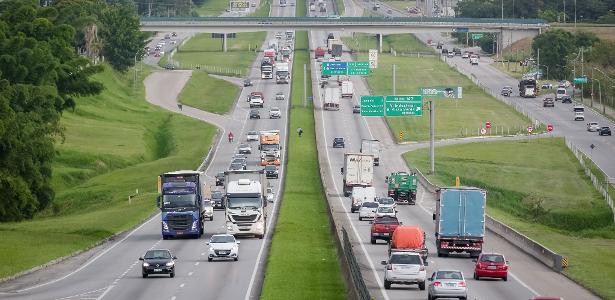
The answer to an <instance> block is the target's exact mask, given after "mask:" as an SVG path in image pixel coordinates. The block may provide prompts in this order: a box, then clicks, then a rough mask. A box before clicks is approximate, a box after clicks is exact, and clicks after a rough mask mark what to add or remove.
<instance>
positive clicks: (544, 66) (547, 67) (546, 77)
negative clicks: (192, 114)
mask: <svg viewBox="0 0 615 300" xmlns="http://www.w3.org/2000/svg"><path fill="white" fill-rule="evenodd" d="M540 66H543V67H545V68H547V77H546V78H547V79H549V66H546V65H539V66H538V67H540Z"/></svg>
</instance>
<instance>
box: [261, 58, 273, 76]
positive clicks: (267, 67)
mask: <svg viewBox="0 0 615 300" xmlns="http://www.w3.org/2000/svg"><path fill="white" fill-rule="evenodd" d="M272 78H273V62H272V61H271V60H270V59H263V61H262V62H261V79H272Z"/></svg>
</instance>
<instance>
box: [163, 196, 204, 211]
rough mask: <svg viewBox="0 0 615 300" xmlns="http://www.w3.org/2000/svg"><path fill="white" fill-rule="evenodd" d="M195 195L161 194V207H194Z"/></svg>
mask: <svg viewBox="0 0 615 300" xmlns="http://www.w3.org/2000/svg"><path fill="white" fill-rule="evenodd" d="M195 206H196V195H194V194H187V195H163V196H162V207H163V208H177V207H195Z"/></svg>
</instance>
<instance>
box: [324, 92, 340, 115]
mask: <svg viewBox="0 0 615 300" xmlns="http://www.w3.org/2000/svg"><path fill="white" fill-rule="evenodd" d="M323 106H324V107H323V108H324V109H325V110H340V90H339V89H338V88H326V89H325V99H324V103H323Z"/></svg>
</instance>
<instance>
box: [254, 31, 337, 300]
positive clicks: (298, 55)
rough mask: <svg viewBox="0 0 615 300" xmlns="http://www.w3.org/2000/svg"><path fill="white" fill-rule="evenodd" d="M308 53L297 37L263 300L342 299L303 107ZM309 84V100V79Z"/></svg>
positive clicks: (309, 116)
mask: <svg viewBox="0 0 615 300" xmlns="http://www.w3.org/2000/svg"><path fill="white" fill-rule="evenodd" d="M307 47H308V42H307V33H306V32H305V31H302V32H297V33H296V46H295V54H294V62H293V77H292V78H293V80H292V91H291V99H290V101H292V106H291V107H292V108H291V112H290V130H289V134H290V141H289V146H288V159H289V161H288V167H287V173H286V182H285V185H284V194H283V195H282V198H281V201H282V203H281V205H282V206H281V208H280V213H279V217H278V222H277V225H276V228H275V233H274V234H273V240H272V242H271V252H270V253H269V258H268V261H267V267H266V270H265V282H264V284H263V291H262V294H261V299H289V298H297V297H299V298H301V299H344V298H345V296H346V290H345V285H344V281H343V279H342V275H341V271H340V266H339V262H338V258H337V254H336V251H335V243H334V241H333V237H332V236H331V227H330V226H331V225H330V224H329V220H328V213H327V200H326V199H325V195H324V191H323V189H322V183H321V180H320V173H319V169H318V158H317V152H316V151H317V149H316V133H315V126H314V114H313V109H314V107H313V105H312V103H308V106H307V107H303V64H307V65H308V66H309V52H308V50H307V49H308V48H307ZM308 74H309V73H308ZM307 84H308V90H307V91H308V96H311V95H312V93H311V91H312V89H311V86H312V82H311V80H310V78H309V77H308V78H307ZM298 127H301V128H303V130H304V131H303V136H302V137H301V138H299V137H298V136H297V134H296V133H295V129H296V128H298ZM290 274H292V276H291V275H290Z"/></svg>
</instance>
